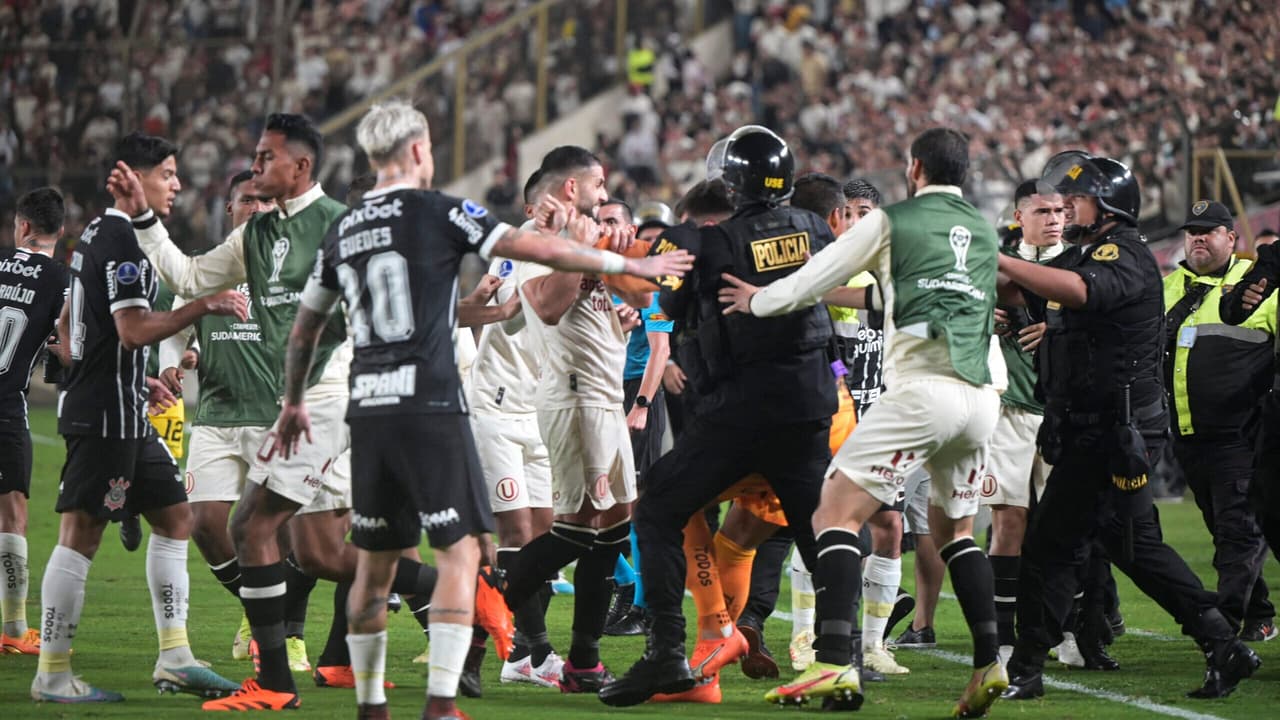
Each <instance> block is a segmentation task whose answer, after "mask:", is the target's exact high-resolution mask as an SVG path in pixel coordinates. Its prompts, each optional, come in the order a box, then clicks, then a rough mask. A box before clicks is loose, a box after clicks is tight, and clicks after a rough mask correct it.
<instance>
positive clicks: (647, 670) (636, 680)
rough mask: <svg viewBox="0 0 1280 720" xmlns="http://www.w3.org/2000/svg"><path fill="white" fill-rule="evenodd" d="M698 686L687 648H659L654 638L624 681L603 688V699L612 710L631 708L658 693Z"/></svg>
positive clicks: (616, 681) (670, 646)
mask: <svg viewBox="0 0 1280 720" xmlns="http://www.w3.org/2000/svg"><path fill="white" fill-rule="evenodd" d="M696 682H697V681H696V680H695V679H694V677H693V671H692V670H690V669H689V661H688V660H687V659H685V656H684V648H683V647H681V646H680V645H676V644H667V643H664V644H662V645H659V644H658V643H657V641H655V640H654V639H653V637H652V636H650V637H649V641H648V648H646V649H645V651H644V655H642V656H640V659H639V660H637V661H636V663H635V664H634V665H632V666H631V669H630V670H628V671H626V672H625V673H623V675H622V677H620V678H618V679H616V680H614V681H613V682H611V683H608V684H607V685H605V686H604V687H602V688H600V693H599V697H600V702H602V703H604V704H605V705H609V706H611V707H630V706H632V705H639V704H640V703H642V702H644V701H646V700H648V699H649V698H651V697H653V696H654V695H657V694H658V693H664V694H674V693H682V692H684V691H686V690H690V689H692V688H693V686H694V685H695V684H696Z"/></svg>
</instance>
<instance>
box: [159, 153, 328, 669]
mask: <svg viewBox="0 0 1280 720" xmlns="http://www.w3.org/2000/svg"><path fill="white" fill-rule="evenodd" d="M252 181H253V172H252V171H250V170H244V171H242V172H240V173H237V174H236V175H235V176H234V177H232V178H231V181H230V182H229V184H228V188H227V202H226V211H227V214H228V215H229V216H230V218H231V227H232V228H240V227H241V226H243V225H244V224H245V223H246V222H247V221H248V220H249V218H251V217H253V216H254V215H255V214H257V213H264V212H271V210H272V209H274V207H275V203H274V202H273V201H272V200H271V199H269V198H267V197H264V196H263V195H261V194H259V193H258V192H257V187H256V186H255V185H254V184H253V182H252ZM236 290H237V291H238V292H240V293H241V294H242V295H244V297H245V301H246V302H251V298H250V295H249V287H248V285H247V284H245V283H241V284H239V285H238V286H237V287H236ZM186 302H187V301H186V300H185V299H183V298H181V297H179V298H176V299H175V301H174V305H175V307H181V306H182V305H183V304H185V303H186ZM190 330H192V331H193V332H194V335H195V338H196V341H195V343H194V346H193V350H194V352H192V350H188V349H187V341H188V340H189V339H190V336H191V335H192V332H184V333H180V334H178V335H175V336H174V337H171V338H169V339H168V340H166V341H164V342H163V343H161V344H160V356H161V357H160V367H161V368H164V370H163V371H162V372H161V374H160V376H161V378H162V379H164V380H166V382H167V384H168V385H169V387H170V389H171V390H172V391H174V393H175V394H176V395H179V396H180V395H181V391H182V380H183V372H184V371H185V370H191V369H195V370H196V371H197V373H198V377H199V380H200V402H199V405H198V409H197V411H196V416H195V418H194V419H193V420H192V423H191V426H192V429H191V437H190V445H189V448H188V449H189V451H190V455H189V456H188V458H187V467H186V477H185V480H186V488H187V502H189V503H191V512H192V514H193V515H194V516H195V527H194V528H193V530H192V533H191V537H192V539H193V540H195V543H196V547H197V548H199V550H200V554H201V555H202V556H204V559H205V562H206V563H208V565H209V568H210V570H211V571H212V572H213V575H214V577H215V578H217V579H218V580H219V582H220V583H221V584H222V585H223V587H225V588H227V589H228V591H231V592H232V594H233V595H235V590H237V589H238V583H239V576H238V573H237V574H236V575H235V576H228V575H227V574H226V573H225V572H223V570H224V568H226V567H230V566H232V565H235V559H236V551H235V545H234V544H233V543H232V541H231V533H230V532H229V531H228V529H227V520H228V519H229V518H230V515H231V505H232V504H233V503H234V502H235V501H236V500H238V499H239V498H240V494H241V491H242V490H243V488H244V484H245V478H246V476H247V474H248V471H249V468H250V467H251V466H252V465H253V462H254V458H255V457H256V454H257V452H258V449H259V447H260V446H261V444H262V438H264V437H265V436H266V432H267V430H268V429H269V428H270V422H271V419H270V418H269V417H266V416H265V414H264V413H262V412H254V409H253V405H252V404H248V403H245V402H244V401H243V398H247V397H261V396H268V395H270V394H271V393H274V392H275V391H276V389H275V374H276V372H275V370H273V369H272V368H271V366H270V359H269V357H268V356H267V355H266V353H265V351H264V350H263V347H262V343H263V340H262V328H261V327H260V326H259V324H258V322H257V320H256V319H255V318H254V317H253V314H252V313H250V315H249V317H248V318H245V319H244V320H239V319H226V318H220V317H212V316H206V317H204V318H201V319H200V321H199V322H197V323H196V324H195V325H194V326H193V327H192V328H190ZM188 353H190V354H191V357H188ZM279 537H280V538H281V540H282V544H283V545H284V546H285V547H287V546H288V534H287V533H286V532H283V531H282V532H281V533H280V534H279ZM286 582H287V584H288V592H287V593H286V598H287V603H288V606H287V608H286V611H285V622H286V625H287V626H288V627H287V628H286V633H287V640H286V645H287V647H288V650H289V664H290V667H291V668H292V669H294V670H299V671H306V670H309V669H310V666H309V663H308V662H307V653H306V646H305V645H304V644H303V641H302V625H303V621H304V619H305V617H306V608H307V600H308V599H309V597H310V593H311V588H312V587H314V586H315V578H312V577H310V576H308V575H306V574H304V573H301V572H290V573H289V574H288V578H287V580H286ZM237 598H238V596H237ZM252 640H253V635H252V634H251V631H250V629H249V621H248V618H245V619H243V620H242V621H241V624H240V628H239V630H238V631H237V632H236V636H235V640H234V642H233V643H232V646H231V657H232V658H233V659H235V660H247V659H249V644H250V642H251V641H252Z"/></svg>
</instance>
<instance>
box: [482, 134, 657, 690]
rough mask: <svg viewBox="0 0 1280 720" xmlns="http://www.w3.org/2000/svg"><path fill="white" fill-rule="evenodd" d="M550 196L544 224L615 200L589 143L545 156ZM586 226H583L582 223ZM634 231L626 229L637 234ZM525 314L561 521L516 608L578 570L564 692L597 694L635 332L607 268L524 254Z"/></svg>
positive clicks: (518, 575) (617, 545) (620, 523)
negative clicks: (629, 350) (608, 281)
mask: <svg viewBox="0 0 1280 720" xmlns="http://www.w3.org/2000/svg"><path fill="white" fill-rule="evenodd" d="M541 170H542V173H543V181H544V182H546V183H547V192H546V194H545V195H544V196H543V198H542V202H543V203H545V204H547V205H548V206H549V207H553V208H556V207H559V208H562V210H561V211H559V212H557V213H556V214H555V216H554V217H553V220H554V221H555V223H556V224H554V225H551V226H547V227H545V228H543V227H540V228H539V229H543V230H544V231H546V232H562V231H565V230H566V229H570V230H572V229H574V228H578V226H582V225H591V224H592V222H591V219H592V218H594V217H596V214H597V212H598V210H599V208H600V206H601V205H602V204H603V203H605V202H606V201H608V199H609V195H608V192H607V190H606V189H605V177H604V168H603V167H602V166H601V164H600V161H599V159H598V158H596V156H595V155H593V154H591V152H590V151H588V150H587V149H585V148H582V147H577V146H571V145H570V146H562V147H558V148H555V149H554V150H552V151H551V152H549V153H548V154H547V155H546V157H545V158H543V162H542V165H541ZM579 229H580V228H579ZM633 232H634V231H633V230H632V231H629V233H628V234H627V235H626V237H628V238H630V237H634V235H632V234H630V233H633ZM515 274H516V284H517V287H518V288H519V292H520V299H521V307H522V310H523V312H524V318H525V323H526V325H527V327H528V329H529V332H530V333H531V335H532V336H533V339H534V340H535V347H536V348H538V362H539V365H540V366H541V368H542V377H541V381H540V382H539V383H538V392H537V397H536V399H535V402H534V404H535V406H536V408H537V412H538V429H539V432H540V433H541V436H542V439H543V442H544V443H546V446H547V451H548V454H549V456H550V460H551V488H552V504H553V512H554V513H555V519H554V522H553V523H552V526H551V529H550V530H549V531H548V532H546V533H543V534H542V535H539V536H538V537H536V538H534V539H533V540H532V541H531V542H529V543H528V544H527V545H525V546H524V547H523V548H522V549H521V550H520V551H519V552H518V553H514V554H510V555H507V556H505V558H502V559H503V561H504V562H506V563H507V579H508V586H507V591H506V598H507V604H508V606H510V607H512V608H520V607H521V606H522V605H524V604H525V603H526V602H531V598H533V597H534V595H535V594H536V593H538V592H539V591H540V589H541V588H542V586H543V584H544V583H545V581H546V580H548V579H550V578H551V577H552V576H553V575H554V574H555V572H556V571H557V570H559V569H560V568H562V567H564V566H565V565H567V564H569V563H570V562H572V561H573V560H574V559H577V560H578V567H577V570H576V572H575V573H574V599H573V606H574V613H573V640H572V642H571V644H570V646H569V657H568V658H567V659H566V660H565V662H564V665H563V670H562V674H561V685H562V689H564V691H565V692H590V693H595V692H597V691H598V690H599V689H600V688H601V687H602V686H603V685H604V684H605V683H607V682H609V681H610V680H612V679H613V676H612V675H611V674H610V673H609V671H608V669H607V668H605V666H604V664H603V663H602V662H601V661H600V648H599V643H600V638H601V636H602V635H603V634H604V625H605V620H606V616H607V614H608V611H609V598H610V593H609V584H608V579H609V577H610V576H611V575H612V574H613V571H614V568H615V566H616V565H617V560H618V557H619V555H621V553H622V549H623V547H625V545H626V544H627V542H628V541H629V539H630V537H631V503H632V502H633V501H634V500H635V499H636V478H635V468H634V457H633V455H632V450H631V439H630V435H629V433H628V431H627V422H626V415H625V414H624V413H623V410H622V408H623V398H624V392H623V387H622V372H623V366H624V365H625V362H626V337H625V335H624V334H623V332H622V327H621V325H620V323H619V317H618V313H617V312H616V311H615V309H614V305H613V301H612V300H611V298H610V296H609V292H608V290H607V289H606V288H605V286H604V283H603V282H601V281H600V280H599V278H597V277H595V276H593V275H584V274H583V273H580V272H564V271H553V270H552V269H551V268H549V267H546V266H544V265H536V264H533V263H520V264H519V265H518V266H517V267H516V269H515Z"/></svg>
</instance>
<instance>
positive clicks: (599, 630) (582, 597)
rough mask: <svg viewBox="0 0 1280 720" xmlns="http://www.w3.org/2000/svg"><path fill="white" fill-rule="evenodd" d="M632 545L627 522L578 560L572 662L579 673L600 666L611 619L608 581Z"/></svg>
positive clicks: (605, 532) (605, 531) (599, 539)
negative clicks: (601, 645)
mask: <svg viewBox="0 0 1280 720" xmlns="http://www.w3.org/2000/svg"><path fill="white" fill-rule="evenodd" d="M630 542H631V522H630V521H627V520H624V521H622V522H620V523H618V524H617V525H614V526H612V527H608V528H605V529H603V530H601V531H600V532H599V534H597V535H596V541H595V544H594V545H593V546H592V548H591V552H588V553H586V554H585V555H583V556H582V558H581V559H579V560H578V569H577V570H575V571H574V573H573V587H574V591H573V593H574V595H573V642H572V644H571V645H570V646H569V662H570V663H572V664H573V666H574V667H575V668H577V669H579V670H587V669H590V668H593V667H595V666H596V665H599V664H600V637H601V636H602V635H604V624H605V620H606V619H607V618H608V616H609V600H610V594H611V593H610V592H609V579H610V578H611V577H613V570H614V567H616V566H617V564H618V556H619V555H621V554H622V549H623V548H624V547H626V546H627V544H629V543H630Z"/></svg>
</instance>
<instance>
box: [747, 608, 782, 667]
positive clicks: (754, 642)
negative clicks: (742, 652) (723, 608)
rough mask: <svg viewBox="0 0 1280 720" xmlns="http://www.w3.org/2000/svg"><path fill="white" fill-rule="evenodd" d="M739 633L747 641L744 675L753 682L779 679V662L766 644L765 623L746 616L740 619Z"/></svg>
mask: <svg viewBox="0 0 1280 720" xmlns="http://www.w3.org/2000/svg"><path fill="white" fill-rule="evenodd" d="M738 631H739V632H741V633H742V636H743V637H745V638H746V639H747V654H746V657H743V658H742V661H741V662H742V674H743V675H746V676H747V677H749V678H751V679H752V680H760V679H763V678H776V677H778V675H779V673H778V661H777V660H775V659H773V653H771V652H769V647H768V646H767V645H765V644H764V623H762V622H761V621H760V619H759V618H756V617H752V616H750V615H746V614H744V615H743V616H742V617H740V618H738Z"/></svg>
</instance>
